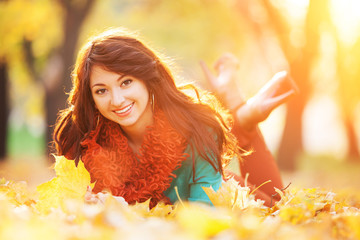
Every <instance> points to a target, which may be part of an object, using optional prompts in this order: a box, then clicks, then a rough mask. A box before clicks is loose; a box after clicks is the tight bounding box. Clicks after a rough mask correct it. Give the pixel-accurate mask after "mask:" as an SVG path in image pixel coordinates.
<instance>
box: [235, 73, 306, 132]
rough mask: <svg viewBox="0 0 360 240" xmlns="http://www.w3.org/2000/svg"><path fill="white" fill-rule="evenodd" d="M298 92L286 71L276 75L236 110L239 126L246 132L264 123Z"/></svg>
mask: <svg viewBox="0 0 360 240" xmlns="http://www.w3.org/2000/svg"><path fill="white" fill-rule="evenodd" d="M298 92H299V90H298V87H297V85H296V84H295V82H294V81H293V80H292V78H291V77H290V75H289V74H288V73H287V72H286V71H282V72H278V73H276V74H275V75H274V76H273V77H272V78H271V80H270V81H268V82H267V83H266V84H265V85H264V86H263V87H262V88H261V89H260V90H259V91H258V92H257V93H256V94H255V96H253V97H252V98H250V99H249V100H247V102H246V104H244V105H243V106H241V107H240V108H239V109H237V110H236V116H237V119H238V120H239V121H240V124H241V125H242V126H243V127H244V128H245V129H248V130H251V129H253V128H254V127H255V126H256V124H258V123H259V122H262V121H264V120H265V119H266V118H267V117H268V116H269V115H270V113H271V112H272V111H273V110H274V109H275V108H276V107H278V106H279V105H281V104H283V103H285V102H287V101H288V100H289V98H290V97H292V96H293V95H295V94H297V93H298Z"/></svg>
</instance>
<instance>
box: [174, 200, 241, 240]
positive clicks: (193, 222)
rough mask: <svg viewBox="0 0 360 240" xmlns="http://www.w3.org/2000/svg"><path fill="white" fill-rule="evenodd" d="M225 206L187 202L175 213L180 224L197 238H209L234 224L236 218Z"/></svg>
mask: <svg viewBox="0 0 360 240" xmlns="http://www.w3.org/2000/svg"><path fill="white" fill-rule="evenodd" d="M229 213H230V212H229V211H227V210H226V209H225V208H222V209H220V208H219V209H218V208H214V207H211V206H207V205H205V204H201V203H199V204H197V203H192V202H191V203H185V205H184V206H182V207H180V206H179V209H178V211H177V213H176V215H175V217H176V219H177V221H178V222H179V224H180V226H181V227H182V228H183V229H184V230H186V231H187V232H189V233H190V234H192V235H193V236H194V237H196V239H208V238H209V237H213V236H215V235H217V234H219V233H220V232H222V231H224V230H227V229H230V228H231V227H232V226H234V219H233V218H232V217H231V215H230V214H229Z"/></svg>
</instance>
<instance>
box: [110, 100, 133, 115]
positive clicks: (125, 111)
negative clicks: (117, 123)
mask: <svg viewBox="0 0 360 240" xmlns="http://www.w3.org/2000/svg"><path fill="white" fill-rule="evenodd" d="M133 106H134V103H131V104H130V105H128V106H126V107H124V108H122V109H119V110H116V111H114V112H115V113H116V114H117V115H118V116H122V117H123V116H126V115H128V114H129V113H130V112H131V109H132V107H133Z"/></svg>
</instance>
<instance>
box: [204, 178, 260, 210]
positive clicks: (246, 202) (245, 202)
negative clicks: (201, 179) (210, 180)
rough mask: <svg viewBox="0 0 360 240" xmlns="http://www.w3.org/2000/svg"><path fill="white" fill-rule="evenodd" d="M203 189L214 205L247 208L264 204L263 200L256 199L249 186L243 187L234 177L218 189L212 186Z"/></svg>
mask: <svg viewBox="0 0 360 240" xmlns="http://www.w3.org/2000/svg"><path fill="white" fill-rule="evenodd" d="M203 190H204V191H205V193H206V194H207V195H208V197H209V199H210V201H211V202H212V204H213V205H214V206H222V207H227V208H230V209H234V208H237V209H245V208H247V207H250V206H252V207H262V206H263V204H264V202H263V201H261V200H255V196H254V195H252V194H251V193H250V188H249V187H241V186H240V185H239V183H238V182H237V181H235V180H234V179H233V178H231V179H229V180H228V181H226V182H223V183H222V185H221V187H220V188H219V189H218V190H217V191H215V190H214V189H213V188H212V187H203Z"/></svg>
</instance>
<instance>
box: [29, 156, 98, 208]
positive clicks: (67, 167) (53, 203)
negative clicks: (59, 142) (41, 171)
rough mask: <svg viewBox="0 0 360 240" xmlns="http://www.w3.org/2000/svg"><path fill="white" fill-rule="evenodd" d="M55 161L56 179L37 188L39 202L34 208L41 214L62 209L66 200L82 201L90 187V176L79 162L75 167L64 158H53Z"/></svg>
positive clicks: (72, 162) (73, 163)
mask: <svg viewBox="0 0 360 240" xmlns="http://www.w3.org/2000/svg"><path fill="white" fill-rule="evenodd" d="M55 160H56V162H55V167H54V169H55V172H56V177H55V178H53V179H52V180H50V181H49V182H46V183H43V184H41V185H39V186H38V187H37V191H38V193H39V200H38V202H37V204H36V208H37V209H38V210H39V211H40V212H42V213H47V212H48V211H49V210H50V209H51V208H57V207H59V206H62V207H64V205H63V204H64V203H65V201H67V200H79V201H83V200H84V196H85V193H86V191H87V187H88V186H90V185H92V184H90V174H89V172H88V171H87V170H86V169H85V167H84V164H83V163H82V162H81V161H79V164H78V166H77V167H76V166H75V162H74V161H72V160H68V159H66V158H65V157H64V156H55Z"/></svg>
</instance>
